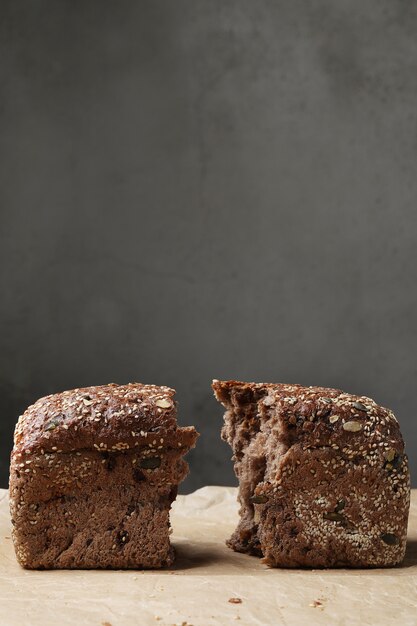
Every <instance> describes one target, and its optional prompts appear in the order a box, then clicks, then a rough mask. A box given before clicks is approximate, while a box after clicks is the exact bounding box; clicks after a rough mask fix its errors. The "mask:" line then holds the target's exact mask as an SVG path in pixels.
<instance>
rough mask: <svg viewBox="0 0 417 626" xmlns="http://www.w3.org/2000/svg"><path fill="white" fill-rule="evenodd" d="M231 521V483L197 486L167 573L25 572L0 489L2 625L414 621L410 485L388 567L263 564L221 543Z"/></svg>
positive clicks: (176, 521)
mask: <svg viewBox="0 0 417 626" xmlns="http://www.w3.org/2000/svg"><path fill="white" fill-rule="evenodd" d="M236 519H237V505H236V489H234V488H231V487H204V488H203V489H199V490H198V491H196V492H194V493H193V494H190V495H188V496H179V498H178V499H177V501H176V502H175V504H174V507H173V511H172V526H173V529H174V533H173V537H172V541H173V543H174V545H175V548H176V550H177V560H176V564H175V568H174V569H172V570H171V571H169V570H166V571H145V572H142V571H85V570H79V571H41V572H36V571H26V570H23V569H22V568H20V567H19V565H18V564H17V562H16V559H15V556H14V551H13V545H12V541H11V537H10V530H11V526H10V516H9V510H8V499H7V492H6V491H1V490H0V603H1V607H2V609H1V613H0V615H1V617H0V623H1V626H9V625H10V626H15V625H16V626H26V625H28V626H29V625H30V626H37V625H39V626H40V625H42V626H45V625H48V624H54V625H55V624H58V623H59V624H60V626H65V625H67V624H77V626H81V625H84V624H86V625H90V624H91V625H94V626H109V625H111V626H124V625H127V626H129V625H130V624H132V625H133V624H135V625H138V624H139V625H140V626H142V625H144V626H147V625H148V624H152V625H153V626H166V625H179V626H211V625H217V624H222V625H226V624H227V625H230V624H234V623H236V624H241V625H242V626H244V625H245V626H246V625H252V624H254V625H258V624H271V625H272V624H273V625H274V626H279V625H281V624H282V625H283V626H288V625H289V624H295V625H298V624H302V623H304V621H305V622H306V623H308V624H309V625H313V626H314V625H315V624H329V625H332V626H334V625H336V624H337V625H344V624H346V625H349V626H354V625H356V624H357V625H359V624H360V626H366V625H368V624H378V625H379V624H394V623H395V624H399V625H401V626H407V625H415V624H417V490H415V491H414V492H413V494H412V505H411V513H410V523H409V542H408V548H407V554H406V558H405V561H404V564H403V565H402V566H401V567H398V568H392V569H375V570H283V569H281V570H280V569H269V568H267V567H266V566H265V565H263V564H262V563H261V562H260V560H259V559H257V558H256V557H250V556H246V555H243V554H237V553H235V552H233V551H231V550H230V549H228V548H227V547H226V546H225V544H224V540H225V538H227V537H228V536H229V535H230V533H231V531H232V529H233V527H234V525H235V523H236ZM231 598H239V600H240V602H239V603H231V602H230V601H229V600H230V599H231Z"/></svg>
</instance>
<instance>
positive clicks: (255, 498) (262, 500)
mask: <svg viewBox="0 0 417 626" xmlns="http://www.w3.org/2000/svg"><path fill="white" fill-rule="evenodd" d="M249 500H250V501H251V502H252V504H265V502H268V498H267V496H252V497H251V498H249Z"/></svg>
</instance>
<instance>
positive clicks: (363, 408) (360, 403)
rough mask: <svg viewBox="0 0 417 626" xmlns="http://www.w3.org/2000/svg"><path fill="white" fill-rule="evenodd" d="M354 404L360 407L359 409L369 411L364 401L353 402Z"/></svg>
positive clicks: (356, 407) (357, 407)
mask: <svg viewBox="0 0 417 626" xmlns="http://www.w3.org/2000/svg"><path fill="white" fill-rule="evenodd" d="M352 406H354V407H355V409H358V411H365V413H367V412H368V409H367V408H366V406H365V405H364V404H362V402H353V404H352Z"/></svg>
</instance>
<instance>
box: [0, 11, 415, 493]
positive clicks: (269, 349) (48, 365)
mask: <svg viewBox="0 0 417 626" xmlns="http://www.w3.org/2000/svg"><path fill="white" fill-rule="evenodd" d="M0 18H1V19H0V59H1V62H0V83H1V87H0V88H1V94H2V95H1V100H0V150H1V154H0V164H1V167H0V216H1V232H0V287H1V292H0V294H1V295H0V297H1V307H0V309H1V313H0V323H1V336H0V416H1V417H0V428H1V433H0V436H1V456H0V463H1V485H2V486H3V487H4V486H6V484H7V469H8V454H9V451H10V447H11V438H12V430H13V426H14V423H15V421H16V418H17V416H18V415H19V413H20V412H21V411H22V410H23V409H24V408H25V406H26V405H27V404H29V403H31V402H32V401H34V400H35V399H36V398H37V397H39V396H41V395H44V394H47V393H51V392H54V391H59V390H62V389H65V388H71V387H75V386H81V385H87V384H100V383H105V382H111V381H115V382H127V381H131V380H139V381H143V382H153V383H165V384H168V385H171V386H173V387H175V388H176V389H177V390H178V398H179V401H180V404H181V412H180V421H181V423H182V424H190V423H191V424H196V426H197V427H198V429H199V430H200V431H201V433H202V436H201V438H200V441H199V445H198V448H197V450H196V451H195V452H193V453H192V454H191V455H190V460H191V467H192V473H191V476H190V478H189V479H188V480H187V482H186V483H185V485H184V489H185V490H190V489H193V488H195V487H198V486H201V485H204V484H206V483H218V484H227V483H231V482H232V481H233V480H234V479H233V473H232V469H231V464H230V461H229V457H230V453H229V450H228V448H227V446H226V445H225V444H224V443H222V442H221V441H220V439H219V431H220V425H221V410H220V408H219V407H218V406H217V404H216V403H215V401H214V399H213V398H212V395H211V391H210V387H209V385H210V381H211V379H212V378H213V377H217V378H223V377H224V378H238V379H249V380H254V379H255V380H267V381H285V382H300V383H305V384H323V385H330V386H337V387H341V388H343V389H345V390H347V391H352V392H356V393H364V394H367V395H370V396H373V397H375V399H376V400H377V401H378V402H380V403H382V404H384V405H387V406H389V407H391V408H393V410H394V411H395V412H396V414H397V415H398V417H399V420H400V422H401V425H402V429H403V433H404V436H405V438H406V442H407V447H408V452H409V455H410V457H411V464H412V467H413V471H414V480H415V484H416V480H417V464H416V461H415V457H416V452H417V425H416V418H415V407H416V380H417V364H416V348H417V345H416V344H417V341H416V340H417V330H416V313H417V290H416V279H417V262H416V261H417V259H416V243H417V211H416V200H417V124H416V122H417V72H416V62H417V38H416V32H417V14H416V4H415V3H414V2H412V1H405V0H368V1H366V0H365V1H364V0H361V1H360V2H359V1H357V2H343V3H342V2H339V3H335V2H334V1H331V0H328V1H324V0H319V1H317V2H314V3H310V2H300V1H299V0H291V1H286V2H285V1H283V0H276V1H274V2H272V1H265V0H258V1H257V2H251V1H247V0H239V1H231V0H228V1H226V2H225V1H224V0H210V1H205V0H204V1H199V2H195V1H191V0H190V1H177V0H176V1H175V2H171V1H168V0H167V1H165V2H162V1H158V0H149V1H133V0H129V1H126V0H125V1H123V0H122V1H119V2H117V3H115V2H110V1H103V0H102V1H100V2H97V1H90V0H83V1H82V2H81V1H80V2H77V1H73V0H71V1H69V0H68V1H63V0H57V1H55V2H46V1H41V0H33V1H32V2H23V1H22V0H13V1H11V0H8V1H4V2H2V3H1V5H0Z"/></svg>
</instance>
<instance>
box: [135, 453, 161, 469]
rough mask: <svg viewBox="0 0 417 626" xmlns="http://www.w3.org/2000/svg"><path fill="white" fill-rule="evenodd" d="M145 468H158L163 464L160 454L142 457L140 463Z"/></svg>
mask: <svg viewBox="0 0 417 626" xmlns="http://www.w3.org/2000/svg"><path fill="white" fill-rule="evenodd" d="M139 465H140V467H143V469H156V468H157V467H159V466H160V465H161V458H160V457H159V456H149V457H145V458H144V459H141V461H140V463H139Z"/></svg>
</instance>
